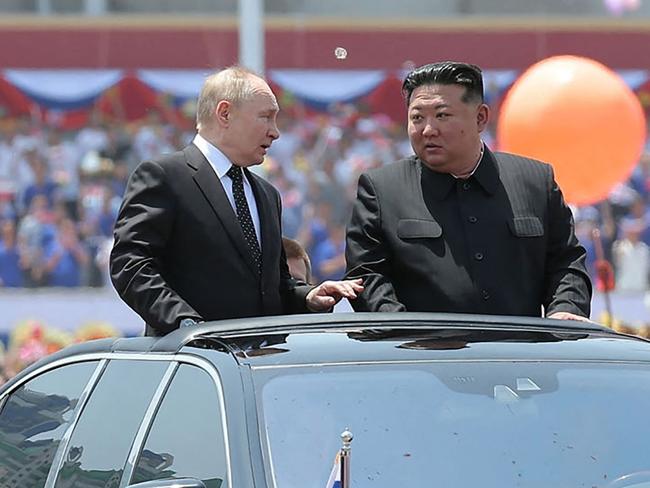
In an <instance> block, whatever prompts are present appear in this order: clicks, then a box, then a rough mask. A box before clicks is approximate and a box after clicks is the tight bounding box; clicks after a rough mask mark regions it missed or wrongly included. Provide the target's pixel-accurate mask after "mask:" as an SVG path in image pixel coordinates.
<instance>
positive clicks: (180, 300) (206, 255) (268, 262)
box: [110, 67, 363, 335]
mask: <svg viewBox="0 0 650 488" xmlns="http://www.w3.org/2000/svg"><path fill="white" fill-rule="evenodd" d="M277 113H278V104H277V101H276V98H275V96H274V94H273V92H272V91H271V89H270V88H269V86H268V85H267V83H266V82H265V81H264V80H263V79H262V78H260V77H258V76H256V75H255V74H253V73H252V72H249V71H247V70H245V69H243V68H239V67H232V68H228V69H225V70H223V71H220V72H219V73H217V74H215V75H212V76H211V77H209V78H208V79H207V80H206V82H205V84H204V86H203V88H202V90H201V94H200V96H199V100H198V105H197V129H198V134H197V135H196V137H195V138H194V140H193V142H192V144H190V145H189V146H187V147H186V148H185V149H183V150H182V151H180V152H177V153H174V154H170V155H168V156H164V157H161V158H160V159H158V160H155V161H145V162H143V163H141V164H140V165H139V166H138V167H137V168H136V170H135V171H134V172H133V174H132V175H131V178H130V180H129V183H128V187H127V189H126V192H125V196H124V201H123V203H122V207H121V209H120V213H119V216H118V218H117V222H116V224H115V243H114V246H113V250H112V253H111V263H110V267H111V278H112V281H113V284H114V286H115V288H116V290H117V291H118V293H119V295H120V296H121V297H122V299H123V300H124V301H125V302H126V303H127V304H128V305H129V306H130V307H131V308H133V310H135V311H136V312H137V313H138V314H139V315H140V316H141V317H142V318H143V319H144V321H145V323H146V324H147V328H146V332H145V333H146V335H163V334H166V333H167V332H169V331H171V330H174V329H176V328H178V327H179V326H186V325H193V324H195V323H196V322H199V321H204V320H217V319H227V318H237V317H252V316H261V315H277V314H281V313H294V312H298V313H299V312H308V311H326V310H328V309H330V308H331V307H333V306H334V304H335V303H336V302H337V301H338V300H340V299H341V298H342V297H346V298H351V297H354V296H356V292H358V291H360V290H362V289H363V287H362V286H361V280H356V281H336V282H335V281H330V282H324V283H322V284H320V285H319V286H316V287H312V286H308V285H307V284H306V283H303V282H299V281H296V280H294V279H292V278H291V276H290V275H289V270H288V268H287V262H286V257H285V253H284V250H283V248H282V232H281V227H280V220H281V219H280V214H281V202H280V195H279V193H278V191H277V190H276V189H275V188H274V187H273V186H271V185H270V184H269V183H268V182H266V181H265V180H264V179H262V178H260V177H259V176H257V175H255V174H254V173H252V172H250V171H249V170H248V167H249V166H252V165H256V164H261V163H262V161H263V160H264V155H265V154H266V151H267V149H268V148H269V146H270V145H271V144H272V143H273V141H274V140H275V139H277V138H278V137H279V132H278V128H277V125H276V116H277Z"/></svg>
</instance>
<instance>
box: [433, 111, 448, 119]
mask: <svg viewBox="0 0 650 488" xmlns="http://www.w3.org/2000/svg"><path fill="white" fill-rule="evenodd" d="M436 117H438V118H439V119H446V118H447V117H449V114H446V113H444V112H443V113H439V114H438V115H436Z"/></svg>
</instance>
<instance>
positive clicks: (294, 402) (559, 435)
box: [255, 361, 650, 488]
mask: <svg viewBox="0 0 650 488" xmlns="http://www.w3.org/2000/svg"><path fill="white" fill-rule="evenodd" d="M255 373H256V374H255V381H256V390H257V396H258V399H259V400H258V401H259V413H260V416H261V418H262V422H261V425H262V430H263V431H262V438H263V439H264V442H265V444H266V449H265V451H266V453H267V456H266V458H267V459H266V462H267V467H268V469H269V473H270V475H269V476H270V477H271V478H272V480H273V484H274V485H275V487H277V488H325V486H326V484H327V480H328V477H329V474H330V471H331V469H332V466H333V462H334V459H335V456H336V453H337V451H338V449H339V448H340V447H341V439H340V434H341V433H342V432H343V431H344V430H345V429H346V428H348V429H349V430H350V431H351V432H352V433H353V434H354V440H353V442H352V453H351V479H352V486H353V487H366V486H367V487H373V488H382V487H386V488H389V487H390V488H394V487H396V486H405V485H406V484H407V485H408V486H413V487H418V486H421V487H430V486H441V487H461V486H462V487H477V486H480V487H482V488H487V487H495V488H497V487H498V488H504V487H511V486H513V487H514V486H526V487H540V488H542V487H543V488H547V487H549V486H552V487H554V488H562V487H567V488H569V487H571V488H575V487H578V486H585V487H594V486H597V487H604V486H619V481H620V480H619V481H617V479H619V478H621V477H626V478H624V479H627V480H630V481H632V480H636V481H635V482H632V486H639V487H640V486H644V487H645V486H650V484H648V485H646V484H645V483H640V484H639V481H638V480H639V479H641V480H642V481H645V482H648V481H649V480H650V473H647V472H648V471H649V470H650V462H649V461H648V456H647V444H648V442H649V439H650V423H649V422H647V415H648V412H650V371H649V368H648V366H647V365H645V364H621V363H598V364H596V363H575V362H567V363H559V362H548V363H542V362H516V361H508V362H484V361H476V362H468V363H462V362H436V363H432V362H428V363H419V362H418V363H410V364H375V365H372V364H365V365H359V364H357V365H341V364H338V365H331V366H323V367H319V368H318V369H316V368H314V367H309V366H306V367H292V368H271V369H262V370H257V371H256V372H255ZM628 475H629V476H628ZM620 486H630V483H623V484H621V485H620Z"/></svg>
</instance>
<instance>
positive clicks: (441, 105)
mask: <svg viewBox="0 0 650 488" xmlns="http://www.w3.org/2000/svg"><path fill="white" fill-rule="evenodd" d="M430 107H431V105H427V104H423V103H419V104H418V103H416V104H413V105H411V107H410V108H409V110H421V109H423V108H430ZM449 107H450V105H449V104H448V103H444V102H440V103H436V104H435V105H433V108H434V109H441V108H449Z"/></svg>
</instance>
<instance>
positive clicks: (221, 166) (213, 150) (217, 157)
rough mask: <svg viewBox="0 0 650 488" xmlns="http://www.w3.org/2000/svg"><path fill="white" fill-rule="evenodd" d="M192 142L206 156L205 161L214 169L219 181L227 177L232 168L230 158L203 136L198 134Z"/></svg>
mask: <svg viewBox="0 0 650 488" xmlns="http://www.w3.org/2000/svg"><path fill="white" fill-rule="evenodd" d="M192 142H193V143H194V145H195V146H196V147H198V148H199V151H201V153H202V154H203V155H204V156H205V159H207V160H208V162H209V163H210V166H212V167H213V168H214V171H215V173H217V176H218V177H219V179H222V178H223V177H224V176H226V173H227V172H228V170H229V169H230V167H231V166H232V163H231V162H230V160H229V159H228V157H227V156H226V155H225V154H224V153H222V152H221V151H220V150H219V148H218V147H217V146H215V145H214V144H212V143H210V142H208V141H207V140H206V139H205V138H204V137H203V136H202V135H201V134H196V136H194V140H193V141H192Z"/></svg>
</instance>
